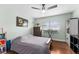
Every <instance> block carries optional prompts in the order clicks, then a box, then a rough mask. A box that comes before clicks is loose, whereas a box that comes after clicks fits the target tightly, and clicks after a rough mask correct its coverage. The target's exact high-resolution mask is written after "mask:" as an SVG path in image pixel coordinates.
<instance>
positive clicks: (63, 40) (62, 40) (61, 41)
mask: <svg viewBox="0 0 79 59" xmlns="http://www.w3.org/2000/svg"><path fill="white" fill-rule="evenodd" d="M52 40H54V41H61V42H66V41H65V40H61V39H52Z"/></svg>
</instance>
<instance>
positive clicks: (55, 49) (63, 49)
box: [50, 41, 75, 54]
mask: <svg viewBox="0 0 79 59" xmlns="http://www.w3.org/2000/svg"><path fill="white" fill-rule="evenodd" d="M51 46H52V48H51V51H50V52H51V54H75V53H74V52H73V51H72V50H71V49H70V47H69V46H68V44H67V43H65V42H60V41H53V43H52V45H51Z"/></svg>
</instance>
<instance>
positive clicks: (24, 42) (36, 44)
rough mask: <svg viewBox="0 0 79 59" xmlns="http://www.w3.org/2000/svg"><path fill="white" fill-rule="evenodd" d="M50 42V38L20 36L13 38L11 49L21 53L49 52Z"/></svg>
mask: <svg viewBox="0 0 79 59" xmlns="http://www.w3.org/2000/svg"><path fill="white" fill-rule="evenodd" d="M50 44H51V39H50V38H45V37H37V36H33V35H29V36H20V37H17V38H16V39H14V40H12V43H11V50H13V51H15V52H17V53H19V54H49V48H50Z"/></svg>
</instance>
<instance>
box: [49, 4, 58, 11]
mask: <svg viewBox="0 0 79 59" xmlns="http://www.w3.org/2000/svg"><path fill="white" fill-rule="evenodd" d="M56 7H57V5H54V6H50V7H48V10H49V9H52V8H56Z"/></svg>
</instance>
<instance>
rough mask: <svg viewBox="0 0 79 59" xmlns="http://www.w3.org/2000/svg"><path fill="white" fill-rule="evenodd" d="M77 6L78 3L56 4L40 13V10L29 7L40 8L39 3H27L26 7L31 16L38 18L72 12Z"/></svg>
mask: <svg viewBox="0 0 79 59" xmlns="http://www.w3.org/2000/svg"><path fill="white" fill-rule="evenodd" d="M52 5H53V4H47V5H46V8H47V7H49V6H52ZM78 6H79V5H77V4H58V7H57V8H53V9H51V10H46V12H45V13H42V10H35V9H32V8H31V7H37V8H41V4H30V5H28V8H27V9H29V12H30V13H31V15H32V17H35V18H38V17H45V16H53V15H58V14H63V13H69V12H73V11H74V10H75V9H77V7H78Z"/></svg>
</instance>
